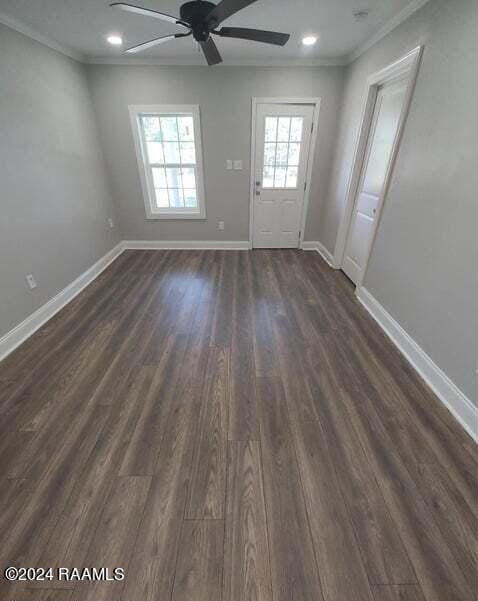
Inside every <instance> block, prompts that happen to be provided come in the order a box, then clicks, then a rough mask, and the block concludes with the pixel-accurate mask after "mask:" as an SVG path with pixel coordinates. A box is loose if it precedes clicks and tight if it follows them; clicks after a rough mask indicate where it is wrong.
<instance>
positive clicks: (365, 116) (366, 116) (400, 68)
mask: <svg viewBox="0 0 478 601" xmlns="http://www.w3.org/2000/svg"><path fill="white" fill-rule="evenodd" d="M423 48H424V47H423V46H417V47H416V48H414V49H413V50H412V51H411V52H409V53H408V54H406V55H405V56H403V57H402V58H400V59H399V60H397V61H395V62H394V63H392V64H390V65H388V66H387V67H385V68H384V69H381V70H380V71H376V72H375V73H373V74H372V75H370V76H369V77H368V78H367V86H366V93H365V96H364V100H363V104H362V112H361V114H362V117H361V120H360V122H361V126H360V130H359V134H358V137H357V141H356V145H355V150H354V158H353V162H352V165H353V167H352V170H351V173H350V177H349V182H348V185H347V193H346V202H345V209H344V212H343V215H342V219H341V222H340V225H339V231H338V233H337V240H336V243H335V250H334V263H335V265H336V266H337V267H338V268H339V269H341V268H342V264H343V260H344V254H345V247H346V244H347V238H348V234H349V229H350V224H351V220H352V214H353V210H354V206H355V199H356V196H357V191H358V186H359V183H360V175H361V173H362V168H363V163H364V160H365V152H366V149H367V142H368V136H369V132H370V127H371V125H372V119H373V114H374V110H375V101H376V99H377V92H378V89H379V87H380V86H382V85H384V84H387V83H390V82H392V81H394V80H396V79H398V78H400V77H403V76H407V77H408V82H407V91H406V94H405V99H404V105H403V111H402V114H401V116H400V121H399V125H398V129H397V134H396V137H395V141H394V143H393V148H392V152H391V155H390V163H389V165H388V169H387V174H386V176H385V182H384V186H383V190H382V194H381V197H380V201H379V206H378V210H377V213H378V216H377V219H376V221H375V227H374V231H373V234H372V240H371V243H370V246H369V249H368V254H367V259H366V262H365V266H364V269H363V271H362V277H361V279H360V281H359V282H357V284H356V285H357V287H359V286H360V285H361V283H362V282H363V280H364V277H365V274H366V272H367V267H368V262H369V259H370V256H371V254H372V250H373V246H374V242H375V237H376V234H377V230H378V227H379V225H380V219H381V214H382V207H383V203H384V200H385V197H386V195H387V192H388V188H389V185H390V180H391V175H392V173H393V168H394V166H395V161H396V158H397V155H398V149H399V147H400V142H401V139H402V135H403V131H404V128H405V123H406V120H407V116H408V113H409V111H410V104H411V101H412V96H413V92H414V89H415V84H416V80H417V76H418V69H419V67H420V61H421V58H422V55H423Z"/></svg>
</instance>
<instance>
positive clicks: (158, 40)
mask: <svg viewBox="0 0 478 601" xmlns="http://www.w3.org/2000/svg"><path fill="white" fill-rule="evenodd" d="M178 37H179V38H182V37H184V36H182V35H181V34H173V35H163V37H161V38H155V39H154V40H149V42H143V43H142V44H138V45H137V46H132V47H131V48H127V49H126V50H125V52H127V53H128V54H135V53H136V52H141V51H142V50H147V49H148V48H152V47H153V46H157V45H158V44H164V42H169V40H174V38H178Z"/></svg>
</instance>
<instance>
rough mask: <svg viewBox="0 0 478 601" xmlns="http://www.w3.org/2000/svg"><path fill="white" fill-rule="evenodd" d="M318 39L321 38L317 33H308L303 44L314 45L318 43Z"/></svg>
mask: <svg viewBox="0 0 478 601" xmlns="http://www.w3.org/2000/svg"><path fill="white" fill-rule="evenodd" d="M318 39H319V38H318V36H316V35H306V36H304V37H303V38H302V44H303V45H304V46H313V45H314V44H316V43H317V40H318Z"/></svg>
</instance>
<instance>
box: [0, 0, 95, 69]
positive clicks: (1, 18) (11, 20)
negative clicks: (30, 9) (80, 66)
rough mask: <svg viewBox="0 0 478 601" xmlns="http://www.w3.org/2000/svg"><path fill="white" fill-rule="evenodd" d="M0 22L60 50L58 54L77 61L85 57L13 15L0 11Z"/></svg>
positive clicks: (44, 44)
mask: <svg viewBox="0 0 478 601" xmlns="http://www.w3.org/2000/svg"><path fill="white" fill-rule="evenodd" d="M0 23H2V25H6V26H7V27H10V29H13V30H14V31H17V32H18V33H21V34H23V35H25V36H27V38H30V39H32V40H35V42H38V43H40V44H42V45H43V46H47V47H48V48H50V49H51V50H56V51H57V52H60V54H64V55H65V56H68V57H69V58H72V59H73V60H75V61H77V62H80V63H82V62H84V61H85V57H84V56H83V54H80V53H79V52H76V51H75V50H73V49H71V48H68V47H67V46H62V45H61V44H59V43H58V42H56V41H55V40H53V39H52V38H50V37H48V36H46V35H43V34H42V33H40V32H38V31H36V29H33V27H30V25H27V24H26V23H24V22H23V21H20V20H19V19H16V18H15V17H10V16H9V15H7V14H5V13H4V12H0Z"/></svg>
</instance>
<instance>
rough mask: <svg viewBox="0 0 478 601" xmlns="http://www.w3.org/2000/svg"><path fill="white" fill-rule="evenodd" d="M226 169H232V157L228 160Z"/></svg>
mask: <svg viewBox="0 0 478 601" xmlns="http://www.w3.org/2000/svg"><path fill="white" fill-rule="evenodd" d="M226 169H227V170H228V171H230V170H231V169H232V161H231V159H227V161H226Z"/></svg>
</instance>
